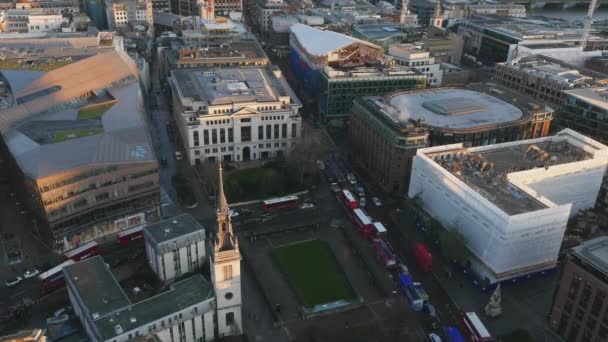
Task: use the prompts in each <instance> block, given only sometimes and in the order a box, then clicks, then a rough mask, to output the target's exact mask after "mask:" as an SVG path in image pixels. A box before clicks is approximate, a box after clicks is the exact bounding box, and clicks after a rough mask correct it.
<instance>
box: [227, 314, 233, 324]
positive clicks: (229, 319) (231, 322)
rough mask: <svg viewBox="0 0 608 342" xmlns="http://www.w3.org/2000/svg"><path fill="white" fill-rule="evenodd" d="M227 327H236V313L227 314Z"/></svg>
mask: <svg viewBox="0 0 608 342" xmlns="http://www.w3.org/2000/svg"><path fill="white" fill-rule="evenodd" d="M226 325H234V312H228V313H226Z"/></svg>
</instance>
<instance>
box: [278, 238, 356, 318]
mask: <svg viewBox="0 0 608 342" xmlns="http://www.w3.org/2000/svg"><path fill="white" fill-rule="evenodd" d="M272 255H273V257H274V260H275V262H276V263H277V264H278V265H279V269H280V270H281V272H282V273H283V275H284V276H285V278H287V282H288V283H289V285H290V286H291V288H292V289H293V290H294V292H295V293H296V296H297V297H298V299H299V300H300V303H302V304H303V305H304V306H306V307H308V308H312V307H314V306H316V305H319V304H324V303H329V302H333V301H337V300H351V299H353V298H354V297H355V293H354V291H353V289H352V287H351V286H350V284H349V282H348V280H347V279H346V276H345V274H344V272H343V271H342V269H341V268H340V266H339V265H338V263H337V261H336V259H335V256H334V255H333V254H332V252H331V249H330V248H329V245H328V244H327V243H326V242H323V241H319V240H312V241H306V242H301V243H297V244H294V245H289V246H284V247H278V248H275V249H274V250H273V251H272Z"/></svg>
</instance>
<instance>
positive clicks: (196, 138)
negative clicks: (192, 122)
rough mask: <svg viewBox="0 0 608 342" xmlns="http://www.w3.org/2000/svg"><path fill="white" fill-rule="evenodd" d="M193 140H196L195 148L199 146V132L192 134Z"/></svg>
mask: <svg viewBox="0 0 608 342" xmlns="http://www.w3.org/2000/svg"><path fill="white" fill-rule="evenodd" d="M192 140H194V146H199V141H198V131H193V132H192Z"/></svg>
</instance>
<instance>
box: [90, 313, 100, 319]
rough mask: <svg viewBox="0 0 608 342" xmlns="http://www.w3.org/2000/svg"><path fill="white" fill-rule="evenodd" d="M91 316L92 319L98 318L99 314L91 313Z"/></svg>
mask: <svg viewBox="0 0 608 342" xmlns="http://www.w3.org/2000/svg"><path fill="white" fill-rule="evenodd" d="M91 316H93V319H98V318H99V314H98V313H97V312H93V314H92V315H91Z"/></svg>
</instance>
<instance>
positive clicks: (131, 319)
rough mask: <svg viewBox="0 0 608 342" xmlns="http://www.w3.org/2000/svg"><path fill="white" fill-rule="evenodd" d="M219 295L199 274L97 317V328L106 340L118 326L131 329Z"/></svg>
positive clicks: (126, 329) (113, 334) (124, 329)
mask: <svg viewBox="0 0 608 342" xmlns="http://www.w3.org/2000/svg"><path fill="white" fill-rule="evenodd" d="M214 296H215V291H214V289H213V284H211V282H209V281H207V280H206V279H205V278H203V276H202V275H200V274H199V275H195V276H193V277H191V278H188V279H185V280H182V281H180V282H177V283H175V284H173V285H171V286H170V288H169V290H167V291H165V292H163V293H160V294H158V295H156V296H154V297H151V298H148V299H146V300H144V301H141V302H138V303H137V304H133V305H129V306H128V307H125V308H123V309H122V310H119V311H117V312H114V313H111V314H109V315H107V316H105V317H102V318H101V319H99V320H97V321H96V325H97V329H98V330H99V333H100V334H101V337H102V338H103V339H104V340H106V341H107V340H110V339H111V338H113V337H114V336H116V335H117V334H116V332H115V327H116V326H117V325H120V326H121V328H122V330H123V331H125V332H126V331H130V330H133V329H135V328H137V327H140V326H142V325H145V324H148V323H149V322H154V321H157V320H159V319H161V318H163V317H167V316H170V315H171V314H173V313H176V312H178V311H181V310H184V309H185V308H188V307H191V306H193V305H195V304H199V303H201V302H204V301H206V300H208V299H211V298H213V297H214Z"/></svg>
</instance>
